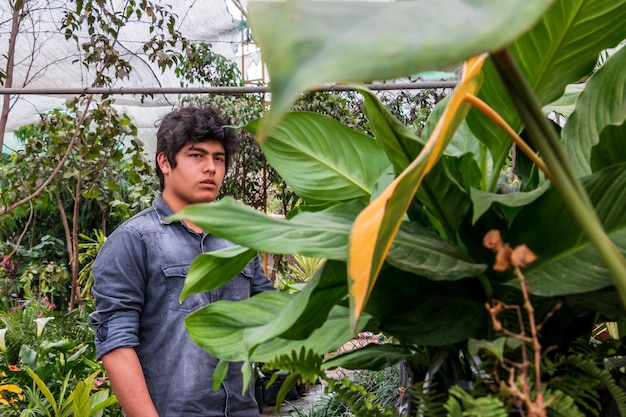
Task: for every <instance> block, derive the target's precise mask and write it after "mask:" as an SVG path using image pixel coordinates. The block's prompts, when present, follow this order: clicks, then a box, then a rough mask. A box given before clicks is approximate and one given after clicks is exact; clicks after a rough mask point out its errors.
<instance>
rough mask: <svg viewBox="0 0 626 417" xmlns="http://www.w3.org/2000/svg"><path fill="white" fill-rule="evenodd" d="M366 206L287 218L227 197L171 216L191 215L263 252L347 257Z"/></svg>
mask: <svg viewBox="0 0 626 417" xmlns="http://www.w3.org/2000/svg"><path fill="white" fill-rule="evenodd" d="M363 207H364V204H363V203H361V202H359V201H357V200H355V201H351V202H347V203H335V204H332V205H328V206H324V207H322V209H320V208H318V211H313V210H299V211H298V212H297V213H296V214H295V215H293V216H290V218H289V219H288V220H285V219H280V218H276V217H273V216H268V215H266V214H264V213H262V212H260V211H257V210H254V209H253V208H250V207H247V206H245V205H244V204H242V203H239V202H237V201H235V200H234V199H232V198H230V197H226V198H223V199H221V200H219V201H216V202H212V203H208V204H195V205H192V206H188V207H186V208H185V209H184V210H182V211H181V212H179V213H177V214H175V215H173V216H171V217H170V218H171V219H173V220H176V219H182V218H187V219H189V220H190V221H192V222H193V223H195V224H197V225H198V226H200V227H202V228H203V229H204V230H206V231H208V232H210V233H212V234H214V235H216V236H220V237H223V238H226V239H228V240H230V241H231V242H234V243H236V244H239V245H241V246H245V247H248V248H250V249H254V250H256V251H259V252H268V253H277V254H290V253H301V254H303V255H306V256H310V257H313V258H326V259H336V260H344V261H345V260H346V257H347V250H348V249H347V244H348V236H349V234H350V229H351V227H352V223H353V222H354V219H355V217H356V216H357V215H358V213H359V212H360V211H361V210H362V209H363Z"/></svg>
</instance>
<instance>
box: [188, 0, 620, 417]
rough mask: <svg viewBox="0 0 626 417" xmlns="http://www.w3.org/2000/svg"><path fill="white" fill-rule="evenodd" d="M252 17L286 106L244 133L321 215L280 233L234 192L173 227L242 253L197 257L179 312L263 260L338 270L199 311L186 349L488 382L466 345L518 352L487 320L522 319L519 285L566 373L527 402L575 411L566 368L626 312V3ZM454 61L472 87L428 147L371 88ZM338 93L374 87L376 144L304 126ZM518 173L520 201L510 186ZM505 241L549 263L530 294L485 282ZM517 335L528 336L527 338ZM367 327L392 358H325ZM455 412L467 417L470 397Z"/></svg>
mask: <svg viewBox="0 0 626 417" xmlns="http://www.w3.org/2000/svg"><path fill="white" fill-rule="evenodd" d="M249 21H250V25H251V28H252V31H253V35H254V38H255V41H256V42H257V43H258V44H259V45H260V47H261V50H262V53H263V57H264V60H265V62H266V64H267V68H268V71H269V75H270V79H271V84H270V89H271V93H272V95H271V108H270V110H269V112H268V113H267V114H266V115H265V116H264V117H263V118H261V119H259V120H256V121H254V122H252V123H249V124H247V125H246V126H244V127H243V129H245V130H246V131H248V132H250V133H252V134H253V135H254V136H255V137H256V138H257V140H258V141H259V143H260V144H261V146H262V149H263V152H264V153H265V155H266V157H267V160H268V161H269V162H270V164H271V165H272V166H273V167H274V168H275V169H276V170H277V171H278V173H279V174H280V175H281V176H282V177H283V178H284V179H285V181H286V182H287V183H288V184H289V185H290V186H291V187H292V188H293V189H294V190H295V191H296V192H297V193H298V195H299V196H300V197H301V198H302V199H303V200H304V201H305V202H306V204H303V205H301V206H300V207H298V208H297V209H295V210H294V211H292V212H291V213H289V215H288V216H287V217H286V218H285V219H278V218H274V217H270V216H267V215H265V214H263V213H260V212H258V211H256V210H253V209H250V208H247V207H245V206H244V205H242V204H240V203H238V202H236V201H234V200H232V199H229V198H224V199H222V200H220V201H219V202H216V203H212V204H207V205H195V206H191V207H188V208H186V209H185V210H184V211H183V212H181V213H179V214H177V215H176V216H178V217H179V218H180V217H185V218H188V219H190V220H191V221H193V222H194V223H196V224H198V225H200V226H202V227H203V228H204V229H205V230H207V231H209V232H210V233H213V234H215V235H218V236H222V237H225V238H227V239H229V240H231V241H233V242H235V243H236V244H237V246H235V247H234V248H230V249H228V250H224V251H220V252H214V253H207V254H203V255H201V256H200V257H199V258H198V259H197V260H196V261H195V263H194V265H192V269H191V270H190V272H189V276H188V278H187V283H186V287H185V290H184V294H183V297H184V296H186V295H188V294H190V293H193V292H199V291H208V290H211V289H212V288H215V287H217V286H219V285H221V284H222V283H223V282H224V281H227V280H228V279H230V277H232V276H234V275H235V274H236V273H237V272H238V271H239V270H241V268H242V267H243V266H244V265H245V264H246V263H247V262H248V261H249V260H250V259H251V258H252V257H253V256H255V254H256V253H257V252H258V251H261V252H270V253H280V254H289V253H299V254H302V255H305V256H310V257H316V258H324V259H326V260H327V261H326V263H325V266H324V267H323V268H321V269H320V270H319V271H318V273H317V274H316V276H314V277H313V279H312V280H310V281H309V282H308V284H307V285H306V286H305V287H304V289H303V290H302V291H300V292H298V293H296V294H286V293H279V292H276V293H268V294H260V295H258V296H255V297H253V298H251V299H249V300H245V301H242V302H237V303H233V302H229V301H220V302H217V303H214V304H211V305H209V306H207V307H205V308H204V309H201V310H199V311H197V312H195V313H194V314H192V315H191V316H190V317H189V318H188V319H187V322H186V325H187V327H188V329H189V332H190V334H191V337H192V338H193V340H194V341H195V342H196V343H197V344H198V345H200V346H201V347H202V348H204V349H205V350H207V351H208V352H210V353H211V354H213V355H215V356H217V357H219V358H220V359H221V361H222V366H221V368H220V369H225V367H226V366H227V365H226V364H227V363H232V362H236V361H243V362H244V366H243V367H242V371H243V372H249V366H248V364H249V363H250V362H269V363H277V364H280V365H282V366H283V367H286V368H288V369H290V370H292V371H295V374H294V375H296V376H294V378H296V377H302V376H304V377H317V376H319V375H322V376H323V375H324V371H325V370H327V369H331V368H334V367H338V366H341V367H344V368H352V369H359V368H360V369H363V368H368V369H382V368H384V367H386V366H389V365H392V364H395V363H398V362H400V361H406V362H407V363H409V364H410V365H411V369H412V370H413V371H414V372H415V375H414V376H415V379H414V381H418V380H422V381H424V380H425V379H427V378H432V375H433V374H434V373H438V374H440V375H443V377H442V378H441V379H442V380H444V381H448V382H449V381H452V382H453V383H454V381H459V380H478V379H480V378H481V372H480V371H479V370H478V368H477V366H478V364H477V363H476V362H474V363H472V364H471V366H470V365H468V363H469V362H470V359H475V357H474V356H472V355H471V354H470V351H469V350H468V349H467V347H468V343H470V342H471V343H472V344H473V345H476V343H477V341H482V342H480V343H483V344H484V345H486V344H487V343H492V342H493V343H495V342H497V341H498V340H507V339H503V338H501V337H500V336H502V334H501V333H499V332H498V331H496V330H494V327H493V326H492V324H493V323H492V320H491V318H490V316H489V313H488V308H486V306H489V305H490V303H491V302H492V300H504V301H505V302H506V303H508V304H518V305H522V304H523V303H524V301H523V299H522V297H521V295H520V293H521V290H520V286H523V287H525V288H527V289H528V291H529V292H530V294H531V295H530V297H531V300H532V305H533V306H534V309H535V314H536V315H537V316H538V317H539V319H538V320H540V319H541V318H542V317H544V316H545V317H546V322H545V323H541V324H542V325H543V327H542V329H543V330H542V331H541V332H540V334H539V341H540V342H541V344H542V345H543V347H544V349H543V352H546V360H548V359H550V360H551V362H550V363H551V364H552V365H553V367H552V368H550V367H548V366H547V367H546V369H547V370H546V371H545V372H546V375H544V376H543V380H544V383H543V385H542V383H541V382H540V383H539V385H540V386H537V385H535V386H534V387H533V389H534V392H535V393H536V392H538V391H542V392H543V395H544V396H545V397H546V398H548V399H549V401H547V404H548V405H547V406H548V407H552V409H553V410H557V411H558V410H561V412H565V411H563V410H566V409H569V410H570V411H567V412H568V413H569V412H571V408H568V407H571V406H572V404H574V402H576V401H580V399H577V398H576V396H575V395H574V394H573V393H571V392H568V390H567V388H566V387H564V386H563V385H558V384H556V383H555V385H550V383H551V381H552V380H551V379H550V377H551V376H554V375H556V374H558V372H556V371H554V369H553V368H554V366H556V365H555V364H558V363H559V360H561V359H560V358H563V357H565V355H567V354H569V353H568V352H571V349H572V348H573V346H575V344H576V343H577V341H579V340H580V339H581V338H583V339H584V338H586V340H589V336H590V335H591V332H592V330H593V326H594V325H595V324H596V323H598V322H602V321H619V320H621V319H623V318H624V305H625V303H626V261H625V260H624V253H625V251H626V232H625V231H626V210H625V208H626V201H625V200H624V199H625V198H626V197H625V196H626V194H625V193H624V189H625V187H626V170H625V168H626V151H624V149H625V148H624V146H623V144H622V143H621V142H620V141H621V140H624V138H625V137H626V124H625V123H624V122H625V120H626V49H625V48H621V49H620V43H622V42H623V41H624V39H626V25H624V23H623V22H625V21H626V0H509V1H502V2H485V1H480V0H441V1H437V2H423V1H396V2H377V1H373V2H364V1H363V2H362V1H315V2H311V1H298V2H293V1H268V2H264V1H258V2H251V3H250V4H249ZM607 50H608V51H610V52H609V54H608V56H609V57H608V59H606V60H605V61H604V62H603V65H602V66H597V65H596V64H597V62H598V57H599V56H600V55H601V54H603V53H605V51H607ZM460 63H464V64H463V73H462V77H461V80H460V81H459V83H458V85H457V87H456V88H455V89H454V90H453V91H452V92H451V93H450V94H449V95H448V96H447V97H446V98H445V99H444V100H442V101H441V102H440V103H438V104H437V106H436V107H435V109H434V110H433V111H432V113H431V115H430V116H429V119H428V121H427V124H426V127H425V128H424V129H423V131H421V135H419V136H418V134H417V133H416V132H418V130H417V128H416V126H406V125H403V124H402V123H400V122H399V121H398V120H397V119H396V118H395V117H394V116H392V115H391V113H390V112H389V111H388V110H387V109H386V108H385V107H384V106H383V105H382V104H381V102H380V101H379V100H378V99H377V97H376V95H375V94H373V93H372V92H371V91H369V90H368V89H367V88H365V87H364V85H365V84H366V83H368V82H371V81H373V80H388V79H394V78H399V77H403V76H410V75H412V74H415V73H417V72H420V71H426V70H436V69H444V68H451V67H453V66H455V65H458V64H460ZM327 83H342V84H348V85H351V86H353V87H354V88H355V89H356V90H357V91H359V92H360V93H361V94H362V96H363V103H364V104H363V111H364V114H365V116H366V117H367V120H368V122H369V128H370V131H371V132H373V135H372V136H368V135H365V134H363V133H359V132H356V131H354V130H352V129H350V128H348V127H346V126H344V125H342V124H341V123H339V122H337V121H336V120H334V119H332V118H329V117H327V116H324V115H321V114H316V113H310V112H290V108H291V106H292V104H293V103H294V102H295V101H296V100H297V98H298V96H299V95H300V94H301V93H302V92H303V91H307V90H312V89H315V88H316V87H317V86H319V85H322V84H327ZM564 103H568V104H569V107H568V106H566V105H565V104H564ZM571 106H573V110H571ZM564 108H569V109H570V110H568V111H563V109H564ZM554 110H556V111H558V113H554V112H553V111H554ZM508 159H510V161H511V163H512V165H513V168H512V171H510V172H506V171H505V170H504V168H505V166H506V164H507V160H508ZM512 175H514V178H516V182H517V184H516V186H517V188H515V191H514V192H505V191H504V190H507V189H510V188H511V187H510V184H507V182H508V181H510V178H511V177H512ZM507 186H508V187H507ZM491 230H497V231H499V232H500V233H501V235H502V238H503V240H504V242H507V243H508V244H510V245H511V247H515V246H518V245H522V244H525V245H527V247H528V248H530V250H532V251H533V252H534V254H536V256H537V259H536V260H535V261H534V262H533V263H532V264H529V265H528V266H527V267H526V268H524V270H523V274H524V277H525V280H524V281H520V280H519V279H518V277H517V276H516V275H515V274H513V273H512V272H510V271H509V270H504V271H503V270H501V268H498V270H497V271H496V270H495V269H494V268H493V267H492V265H493V264H494V261H495V259H494V257H495V255H494V254H493V253H492V252H491V251H490V250H489V249H487V248H485V247H484V246H483V238H484V236H485V235H486V234H487V233H488V232H489V231H491ZM216 277H219V278H216ZM520 282H521V284H520ZM522 289H524V288H522ZM555 306H557V307H555ZM526 307H528V306H526ZM505 320H506V319H505ZM515 323H517V321H516V320H511V321H509V322H506V321H505V322H504V325H505V326H514V325H515ZM520 323H521V324H520V327H521V328H522V329H520V328H515V329H513V331H514V332H522V334H523V327H524V321H523V320H520ZM366 330H367V331H374V332H377V333H383V334H385V335H386V336H388V340H389V341H388V343H385V344H382V345H379V346H370V347H368V348H366V349H361V350H359V351H355V352H351V353H348V354H344V355H340V356H337V355H326V354H327V353H328V352H332V351H334V350H335V349H337V348H338V347H340V346H341V345H342V344H344V343H345V342H346V341H348V340H349V339H350V338H352V337H354V336H355V334H356V333H357V332H360V331H366ZM490 341H491V342H490ZM508 341H509V342H511V339H508ZM500 346H501V347H500V349H499V350H498V351H499V352H502V349H504V348H503V347H502V346H504V345H500ZM506 346H507V349H509V350H508V351H510V352H512V353H511V354H512V355H515V352H518V351H516V350H515V346H514V343H508V342H507V345H506ZM536 348H537V346H535V350H534V352H535V353H536V354H540V353H539V352H540V351H539V350H537V349H536ZM547 351H549V353H548V352H547ZM473 352H475V351H473ZM559 355H561V356H559ZM322 356H323V357H324V360H322V361H317V360H310V358H312V357H322ZM496 356H497V357H498V358H499V359H500V360H502V355H501V354H499V355H496ZM442 358H446V359H445V360H444V359H442ZM460 358H464V360H461V359H460ZM515 359H517V358H515ZM548 370H550V371H548ZM598 372H600V370H598ZM497 375H498V374H497V373H496V378H498V376H497ZM598 375H599V374H598ZM217 379H218V380H219V375H218V378H217ZM487 379H488V378H487ZM605 379H606V378H604V377H603V380H605ZM609 379H610V378H609ZM538 380H539V381H541V378H540V379H538ZM555 380H556V379H555ZM533 381H535V380H534V379H533ZM491 382H494V381H493V380H491ZM496 382H497V381H496ZM528 384H531V385H532V383H531V382H528ZM496 385H497V384H496ZM513 385H514V383H513V384H511V386H513ZM613 388H614V387H609V390H613ZM455 392H456V391H455ZM612 392H613V391H612ZM422 393H423V392H422ZM615 395H617V394H614V397H615ZM451 398H459V401H461V400H460V398H461V394H459V393H458V392H457V393H456V394H455V395H453V396H451ZM463 398H464V397H463ZM568 401H569V402H568ZM618 401H619V400H618ZM498 404H500V405H499V406H501V407H506V405H505V403H502V402H498ZM595 404H599V403H597V402H596V403H595ZM446 407H447V408H446V409H447V410H448V413H449V415H457V414H455V413H457V412H459V410H461V403H460V402H459V403H458V404H456V405H453V404H452V405H448V404H446ZM509 407H513V408H514V405H509ZM455 410H456V411H455ZM531 411H532V410H531ZM508 412H513V411H512V410H511V409H508ZM458 415H460V414H458ZM472 415H473V414H472ZM504 415H506V414H504ZM528 415H545V414H541V413H538V414H533V413H532V412H529V414H528ZM567 415H575V414H567ZM622 415H624V414H622Z"/></svg>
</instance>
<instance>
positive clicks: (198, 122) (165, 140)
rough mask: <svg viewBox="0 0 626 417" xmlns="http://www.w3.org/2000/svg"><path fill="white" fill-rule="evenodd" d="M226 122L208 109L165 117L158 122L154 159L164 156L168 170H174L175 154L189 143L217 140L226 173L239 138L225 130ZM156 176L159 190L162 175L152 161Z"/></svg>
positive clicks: (198, 108) (233, 131) (216, 112)
mask: <svg viewBox="0 0 626 417" xmlns="http://www.w3.org/2000/svg"><path fill="white" fill-rule="evenodd" d="M228 124H229V123H228V120H225V119H224V118H223V117H222V115H221V114H220V113H219V112H218V111H217V110H215V109H214V108H212V107H209V106H203V107H183V108H181V109H178V110H175V111H173V112H171V113H169V114H167V115H165V116H164V117H163V118H162V119H161V120H160V122H159V123H158V126H159V130H158V131H157V147H156V154H155V159H156V157H157V156H158V155H159V154H160V153H164V154H165V156H166V157H167V160H168V161H169V163H170V165H171V167H172V168H175V167H176V154H177V153H178V152H179V151H180V150H181V149H182V148H183V147H184V146H185V145H187V144H189V143H201V142H207V141H210V140H214V141H217V142H219V143H221V144H222V146H223V147H224V152H225V153H226V171H228V167H229V166H230V160H231V158H232V155H233V154H234V153H235V152H237V149H238V148H239V143H240V141H239V138H238V137H237V135H236V133H235V130H234V129H232V128H229V127H225V126H226V125H228ZM156 173H157V176H158V177H159V184H160V189H161V191H163V187H164V186H165V183H164V179H163V172H162V171H161V168H159V163H158V161H156Z"/></svg>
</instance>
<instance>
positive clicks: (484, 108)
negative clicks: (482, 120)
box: [465, 93, 552, 180]
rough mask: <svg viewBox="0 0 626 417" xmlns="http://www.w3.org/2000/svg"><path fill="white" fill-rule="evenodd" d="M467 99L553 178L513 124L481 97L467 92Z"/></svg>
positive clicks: (547, 175)
mask: <svg viewBox="0 0 626 417" xmlns="http://www.w3.org/2000/svg"><path fill="white" fill-rule="evenodd" d="M465 99H466V100H467V101H468V102H470V103H472V105H473V106H474V107H476V108H477V109H478V110H480V111H481V112H482V113H483V114H484V115H485V116H487V117H488V118H489V119H490V120H491V121H492V122H493V123H494V124H495V125H496V126H498V127H499V128H500V129H502V130H503V131H504V133H506V134H507V136H508V137H510V138H511V140H512V141H513V142H514V143H515V144H516V145H517V147H518V148H519V149H520V150H521V151H522V152H524V153H525V154H526V156H528V158H529V159H530V160H531V161H533V162H534V163H535V165H537V167H538V168H539V169H540V170H542V171H543V173H544V174H546V177H548V179H550V180H552V178H551V176H550V171H549V170H548V167H547V166H546V164H545V163H544V162H543V161H542V160H541V159H540V158H539V156H537V154H536V153H535V152H534V151H533V150H532V148H531V147H530V146H528V144H527V143H526V142H524V140H523V139H522V138H520V137H519V135H518V134H517V133H515V131H514V130H513V128H512V127H511V126H509V124H508V123H507V122H506V121H505V120H504V119H503V118H502V116H500V115H499V114H498V113H496V112H495V110H493V109H492V108H491V107H489V105H488V104H487V103H485V102H484V101H482V100H481V99H479V98H478V97H476V96H475V95H473V94H469V93H468V94H466V96H465Z"/></svg>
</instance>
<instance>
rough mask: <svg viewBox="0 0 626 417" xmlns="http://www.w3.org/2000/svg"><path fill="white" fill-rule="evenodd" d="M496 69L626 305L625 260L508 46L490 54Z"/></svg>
mask: <svg viewBox="0 0 626 417" xmlns="http://www.w3.org/2000/svg"><path fill="white" fill-rule="evenodd" d="M492 58H493V61H494V63H495V66H496V69H497V70H498V73H499V74H500V77H501V78H502V81H503V83H504V86H505V88H506V89H507V91H508V93H509V96H510V97H511V100H512V101H513V103H514V104H515V107H516V108H517V111H518V112H519V114H520V117H521V119H522V121H523V122H524V125H525V126H526V130H527V132H528V136H529V138H531V140H532V141H533V144H534V145H535V147H536V149H538V150H539V152H540V153H541V155H542V157H543V160H544V161H545V162H546V165H547V166H548V169H549V170H550V173H551V174H552V175H551V180H552V183H553V184H554V187H555V188H556V189H557V191H558V192H559V194H560V195H561V198H562V199H563V200H564V202H565V205H566V206H567V207H568V209H569V210H570V213H571V214H572V216H573V217H574V220H575V221H576V222H577V223H578V225H579V227H580V228H581V229H582V232H583V234H584V235H585V237H586V238H587V239H588V240H589V241H590V243H591V244H592V245H593V246H594V247H595V248H596V249H597V250H598V252H599V255H600V257H601V259H602V260H603V261H604V263H605V265H606V267H607V268H608V270H609V272H610V274H611V276H612V277H613V283H614V284H615V287H616V288H617V291H618V294H619V296H620V299H621V300H622V304H624V305H625V306H626V260H625V259H624V257H623V256H622V254H621V253H620V252H619V250H618V249H617V247H616V246H615V244H614V243H613V242H612V241H611V239H610V238H609V237H608V236H607V234H606V233H605V231H604V229H603V227H602V223H601V222H600V219H599V218H598V216H597V214H596V212H595V209H594V207H593V204H592V203H591V200H590V199H589V196H588V195H587V193H586V191H585V189H584V188H583V186H582V184H581V182H580V180H579V179H578V177H577V176H576V174H575V172H574V170H573V168H572V166H571V164H570V162H569V159H568V158H567V155H566V153H565V151H564V150H563V148H562V147H561V143H560V142H559V137H558V135H557V133H556V131H555V130H554V129H553V128H552V126H550V124H549V122H548V120H547V118H546V117H545V116H544V115H543V113H542V111H541V106H540V104H539V102H538V100H537V98H536V96H535V94H534V92H533V90H532V89H531V87H530V85H529V84H528V81H527V80H526V79H525V78H524V76H523V75H522V74H521V72H520V71H519V69H518V67H517V65H516V64H515V62H514V61H513V59H512V57H511V55H510V53H509V51H508V50H506V49H503V50H501V51H498V52H496V53H494V54H492Z"/></svg>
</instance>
